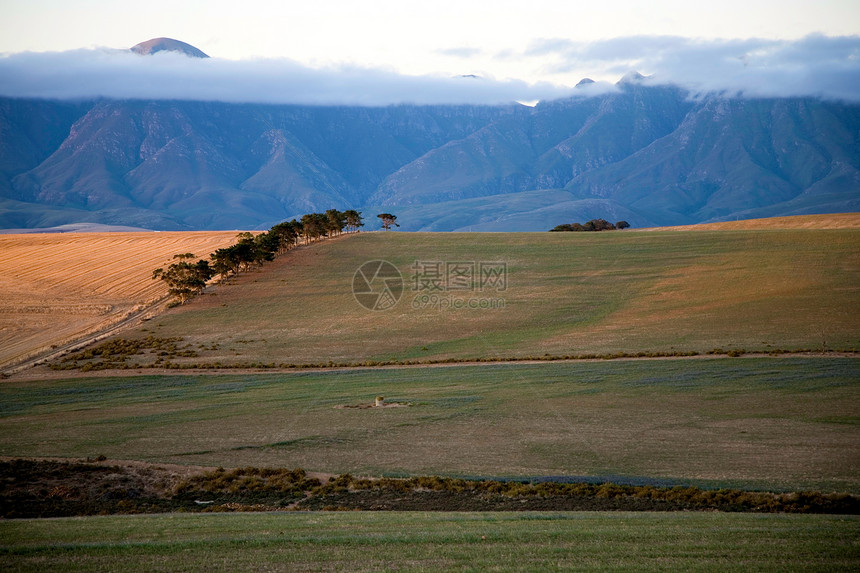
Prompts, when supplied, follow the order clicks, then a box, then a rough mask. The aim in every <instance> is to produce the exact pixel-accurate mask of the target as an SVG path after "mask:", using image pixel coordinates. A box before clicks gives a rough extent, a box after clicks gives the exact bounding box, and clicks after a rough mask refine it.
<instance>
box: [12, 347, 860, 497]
mask: <svg viewBox="0 0 860 573" xmlns="http://www.w3.org/2000/svg"><path fill="white" fill-rule="evenodd" d="M858 379H860V362H858V361H857V360H856V359H854V358H841V359H840V358H802V357H792V358H737V359H727V358H722V359H706V358H699V359H687V360H679V359H676V360H638V361H597V362H584V361H574V362H550V363H539V364H516V363H514V364H490V365H480V366H463V365H456V366H440V367H401V368H382V369H380V368H377V369H356V370H342V371H319V372H310V371H308V372H297V373H279V374H275V373H272V374H239V373H237V374H230V375H225V374H218V375H216V374H212V375H184V374H179V373H177V374H175V375H164V376H130V377H100V378H90V379H80V378H78V379H69V380H45V381H27V382H24V381H21V382H16V381H12V380H8V381H6V382H5V383H4V384H3V385H0V404H2V413H3V415H2V417H0V455H4V456H58V457H64V456H78V457H86V456H97V455H100V454H103V455H106V456H108V457H109V458H114V459H136V460H145V461H151V462H162V463H167V462H174V463H181V464H197V465H208V466H218V465H221V466H224V467H236V466H244V465H254V466H269V467H303V468H305V469H307V470H315V471H323V472H333V473H346V472H351V473H353V474H357V475H368V476H374V475H383V474H384V475H422V474H424V475H426V474H440V475H449V476H451V475H457V476H476V477H482V476H501V477H504V476H518V477H524V476H525V477H528V476H546V475H553V476H556V475H567V476H628V477H635V478H642V479H646V480H647V479H656V478H660V479H668V480H679V481H683V482H688V483H696V484H699V485H705V486H733V487H754V488H777V489H823V490H826V491H845V492H852V493H856V492H860V479H858V476H860V472H858V468H860V427H858V423H860V418H858V416H857V413H858V411H860V391H858V385H857V380H858ZM378 395H383V396H385V398H386V401H387V402H403V403H409V404H411V406H409V407H400V408H383V409H377V408H371V409H340V408H337V406H344V405H358V404H370V403H372V402H373V400H374V398H375V397H376V396H378Z"/></svg>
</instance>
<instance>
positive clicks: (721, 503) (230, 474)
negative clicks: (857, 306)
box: [176, 467, 860, 514]
mask: <svg viewBox="0 0 860 573" xmlns="http://www.w3.org/2000/svg"><path fill="white" fill-rule="evenodd" d="M194 492H205V493H209V494H213V493H224V494H234V495H241V494H245V493H257V492H269V493H278V494H292V495H296V494H303V495H304V496H306V497H310V496H330V495H333V494H343V493H348V492H352V493H360V492H379V493H387V492H396V493H403V494H406V493H420V492H450V493H457V494H470V495H475V496H487V495H491V496H492V495H495V496H507V497H511V498H570V497H576V498H598V499H640V500H651V501H656V502H666V503H668V504H671V505H672V506H673V507H678V508H681V509H690V510H699V511H701V510H720V511H748V512H767V513H774V512H785V513H842V514H858V513H860V497H858V496H854V495H849V494H824V493H820V492H812V491H801V492H791V493H773V492H762V491H745V490H738V489H718V490H707V489H701V488H698V487H684V486H675V487H657V486H651V485H643V486H632V485H618V484H613V483H601V484H589V483H558V482H537V483H531V482H522V481H499V480H467V479H461V478H446V477H438V476H422V477H412V478H405V479H404V478H380V479H364V478H355V477H353V476H352V475H350V474H342V475H339V476H335V477H331V478H329V480H328V481H327V482H326V483H321V482H320V481H319V480H317V479H313V478H311V479H309V478H308V477H307V474H306V473H305V472H304V470H301V469H295V470H286V469H260V468H250V467H249V468H239V469H236V470H232V471H226V470H224V469H222V468H219V469H217V470H215V471H213V472H207V473H204V474H200V475H197V476H194V477H191V478H188V479H186V480H184V481H182V482H180V483H179V484H178V485H177V486H176V493H177V495H182V494H189V493H194Z"/></svg>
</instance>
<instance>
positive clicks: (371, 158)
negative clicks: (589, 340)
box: [0, 78, 860, 231]
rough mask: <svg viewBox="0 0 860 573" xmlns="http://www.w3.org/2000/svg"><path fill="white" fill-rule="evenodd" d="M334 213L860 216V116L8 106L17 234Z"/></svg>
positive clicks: (570, 102) (603, 103)
mask: <svg viewBox="0 0 860 573" xmlns="http://www.w3.org/2000/svg"><path fill="white" fill-rule="evenodd" d="M446 207H447V208H446ZM327 208H338V209H346V208H358V209H370V210H373V209H376V208H380V209H383V208H384V209H385V210H390V211H392V212H395V213H397V214H398V222H400V223H401V224H402V225H403V227H402V229H404V230H421V229H425V230H426V229H435V230H455V229H460V230H463V229H467V228H475V229H476V230H506V229H509V228H516V230H535V231H537V230H546V229H547V228H550V227H552V226H555V225H556V224H560V223H564V222H569V221H571V220H588V219H590V218H607V217H608V218H613V217H614V216H615V215H617V216H618V218H623V219H626V220H628V221H630V223H631V224H633V225H634V226H655V225H682V224H691V223H699V222H706V221H716V220H721V219H722V220H725V219H732V218H737V217H740V216H742V215H743V216H744V217H753V216H775V215H792V214H804V213H815V212H839V211H860V105H856V104H848V103H839V102H829V101H822V100H817V99H812V98H790V99H777V98H772V99H751V98H750V99H740V98H726V97H716V96H712V97H703V98H692V97H690V94H689V93H687V92H685V91H684V90H683V89H681V88H678V87H675V86H655V85H650V84H649V83H648V82H647V81H642V80H641V79H639V78H630V79H628V80H627V81H622V82H619V84H618V90H617V91H616V92H612V93H606V94H603V95H598V96H591V97H583V96H574V97H571V98H568V99H564V100H554V101H549V102H540V103H538V104H537V105H536V106H535V107H534V108H531V107H528V106H523V105H506V106H486V105H485V106H477V105H457V106H453V105H449V106H445V105H439V106H412V105H398V106H386V107H352V106H302V105H264V104H227V103H217V102H188V101H154V100H153V101H150V100H128V101H119V100H93V101H87V102H62V101H47V100H22V99H10V98H0V227H2V228H34V227H50V226H57V225H62V224H72V223H82V222H86V223H99V224H108V225H127V226H134V227H145V228H153V229H159V230H161V229H163V230H168V229H232V228H266V227H267V226H271V224H274V223H276V222H278V221H279V220H282V219H288V218H291V217H294V216H298V215H301V214H303V213H305V212H309V211H316V210H320V209H323V210H324V209H327ZM449 211H450V212H449ZM598 211H600V212H598ZM431 214H435V215H433V216H434V217H435V219H430V218H429V217H430V216H431ZM613 214H615V215H613ZM366 215H367V213H366ZM452 215H453V216H452ZM549 223H552V224H549ZM506 225H507V227H506ZM547 225H548V226H547Z"/></svg>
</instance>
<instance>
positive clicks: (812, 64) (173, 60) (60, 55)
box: [0, 35, 860, 105]
mask: <svg viewBox="0 0 860 573" xmlns="http://www.w3.org/2000/svg"><path fill="white" fill-rule="evenodd" d="M473 53H475V52H473V49H472V48H461V49H455V50H450V51H449V52H448V55H449V56H450V57H468V56H469V55H470V54H473ZM496 56H497V57H498V58H501V57H504V58H506V59H507V60H510V61H511V65H514V64H515V63H517V62H519V63H523V62H531V63H532V64H534V65H540V66H541V67H542V68H543V69H544V70H545V74H544V75H543V76H542V77H548V78H554V79H555V80H556V81H555V83H550V82H543V83H527V82H524V81H520V80H497V79H494V78H493V77H491V76H489V75H485V74H481V76H482V77H481V78H479V79H475V78H464V77H451V74H444V75H441V74H440V75H421V76H412V75H403V74H400V73H398V72H396V71H394V70H392V69H382V68H367V67H360V66H357V65H340V66H335V67H327V68H313V67H309V66H307V65H304V64H300V63H298V62H296V61H293V60H289V59H251V60H225V59H219V58H210V59H206V60H203V59H194V58H188V57H185V56H182V55H178V54H171V53H160V54H157V55H154V56H138V55H136V54H133V53H131V52H129V51H126V50H107V49H102V50H73V51H68V52H48V53H33V52H24V53H17V54H10V55H5V56H0V95H4V96H11V97H39V98H63V99H68V98H91V97H109V98H119V99H191V100H214V101H226V102H259V103H297V104H319V105H336V104H343V105H387V104H399V103H414V104H443V103H444V104H457V103H483V104H496V103H508V102H514V101H534V100H549V99H555V98H560V97H567V96H570V95H573V94H577V95H589V94H598V93H605V91H606V90H607V89H611V86H610V85H607V83H606V80H607V79H612V81H614V80H616V79H617V78H619V77H620V76H622V75H623V74H624V73H626V72H628V71H630V70H633V69H635V70H639V71H641V72H642V73H645V74H651V75H652V77H651V78H650V79H649V80H648V81H650V82H653V83H676V84H679V85H682V86H684V87H686V88H688V89H690V90H692V91H693V92H695V93H702V92H721V93H728V94H740V95H746V96H750V97H763V96H816V97H824V98H833V99H844V100H849V101H860V37H858V36H838V37H830V36H822V35H811V36H807V37H805V38H802V39H800V40H773V39H755V38H753V39H742V40H696V39H690V38H682V37H677V36H627V37H620V38H613V39H609V40H602V41H597V42H588V43H585V42H574V41H570V40H567V39H545V40H540V41H536V42H533V43H532V44H531V45H530V46H529V48H528V49H526V50H524V51H521V52H512V51H508V52H506V53H504V54H497V55H496ZM583 76H590V77H593V78H595V79H597V80H603V82H598V84H596V85H593V86H590V87H589V88H587V89H574V88H573V87H572V86H573V85H575V84H576V82H577V81H579V79H580V78H581V77H583Z"/></svg>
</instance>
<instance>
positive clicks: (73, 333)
mask: <svg viewBox="0 0 860 573" xmlns="http://www.w3.org/2000/svg"><path fill="white" fill-rule="evenodd" d="M235 238H236V232H235V231H211V232H209V231H207V232H182V233H80V234H74V235H71V234H58V233H55V234H25V235H0V252H2V253H3V257H2V260H0V293H2V297H0V366H3V365H8V364H10V363H12V362H15V361H18V360H21V359H23V358H25V357H27V356H29V355H32V354H34V353H36V352H38V351H40V350H43V349H46V348H48V347H50V346H54V345H60V344H62V343H64V342H67V341H70V340H73V339H76V338H78V337H80V336H83V335H85V334H87V333H90V332H94V331H98V330H100V329H101V328H102V327H104V326H107V325H110V324H113V323H116V322H118V321H119V320H121V319H122V318H123V317H124V316H126V315H127V314H128V313H129V312H131V311H132V310H133V309H135V308H137V307H139V305H145V304H148V303H151V302H154V301H156V300H158V299H160V298H162V297H164V296H165V295H166V294H167V289H166V287H165V286H164V285H163V284H162V283H161V282H158V281H153V280H152V278H151V277H152V270H153V269H155V268H157V267H161V266H165V265H167V264H170V261H171V260H172V259H173V255H175V254H178V253H188V252H191V253H194V254H195V255H197V256H199V257H201V258H206V257H208V256H209V253H211V252H212V251H214V250H215V249H218V248H221V247H224V246H227V245H230V244H232V243H233V242H235Z"/></svg>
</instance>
